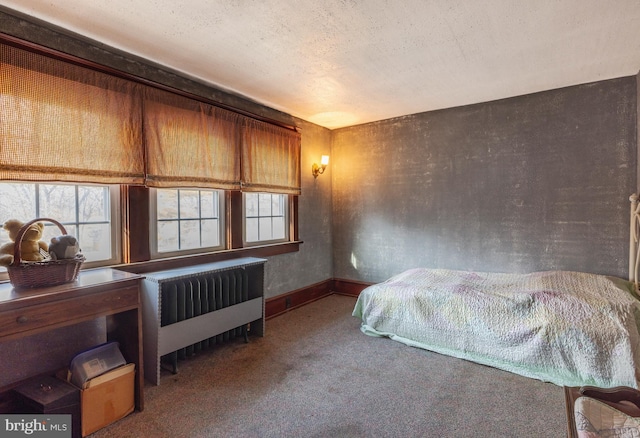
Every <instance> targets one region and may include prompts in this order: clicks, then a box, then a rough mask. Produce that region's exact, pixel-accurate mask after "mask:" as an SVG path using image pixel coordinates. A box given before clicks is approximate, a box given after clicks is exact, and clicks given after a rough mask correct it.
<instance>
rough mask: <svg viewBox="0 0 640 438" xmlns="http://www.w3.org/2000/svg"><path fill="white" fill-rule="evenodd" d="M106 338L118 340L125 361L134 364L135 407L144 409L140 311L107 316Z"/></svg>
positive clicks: (139, 409)
mask: <svg viewBox="0 0 640 438" xmlns="http://www.w3.org/2000/svg"><path fill="white" fill-rule="evenodd" d="M107 340H109V341H118V342H119V343H120V350H121V351H122V355H123V356H124V358H125V360H126V361H127V363H131V362H133V363H135V364H136V380H135V403H136V409H137V410H138V411H142V410H143V409H144V363H143V355H142V312H141V311H140V309H132V310H128V311H125V312H120V313H116V314H113V315H110V316H108V317H107Z"/></svg>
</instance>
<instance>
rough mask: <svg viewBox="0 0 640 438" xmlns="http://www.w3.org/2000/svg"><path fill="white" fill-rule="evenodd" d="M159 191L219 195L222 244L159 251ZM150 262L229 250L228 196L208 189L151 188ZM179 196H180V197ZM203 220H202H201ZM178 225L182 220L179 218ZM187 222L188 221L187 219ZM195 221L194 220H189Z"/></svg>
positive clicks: (149, 190) (216, 190)
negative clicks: (202, 192)
mask: <svg viewBox="0 0 640 438" xmlns="http://www.w3.org/2000/svg"><path fill="white" fill-rule="evenodd" d="M158 190H176V191H178V193H179V192H180V191H188V190H189V191H194V190H197V191H199V192H200V191H205V192H217V193H218V223H219V228H218V237H219V240H220V244H219V245H217V246H210V247H199V248H188V249H181V250H180V249H179V250H174V251H159V250H158V239H157V236H158V234H157V233H158ZM148 193H149V212H148V214H149V222H148V223H149V240H148V242H149V260H157V259H166V258H171V257H180V256H189V255H197V254H206V253H211V252H217V251H222V250H224V249H226V248H227V241H228V239H227V234H228V233H227V220H226V217H227V214H226V211H227V203H226V202H225V199H226V194H225V191H224V190H219V189H208V188H187V187H175V188H169V187H167V188H149V189H148ZM178 196H179V195H178ZM201 219H202V218H200V220H201ZM177 220H178V223H179V222H180V219H179V218H178V219H177ZM185 220H186V219H185ZM189 220H193V219H189Z"/></svg>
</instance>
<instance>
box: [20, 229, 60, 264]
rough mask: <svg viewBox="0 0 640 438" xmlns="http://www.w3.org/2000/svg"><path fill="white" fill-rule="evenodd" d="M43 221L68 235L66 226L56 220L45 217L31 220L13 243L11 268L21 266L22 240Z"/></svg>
mask: <svg viewBox="0 0 640 438" xmlns="http://www.w3.org/2000/svg"><path fill="white" fill-rule="evenodd" d="M43 221H49V222H53V223H54V224H55V225H57V226H58V228H60V231H62V234H67V230H65V228H64V226H63V225H62V224H61V223H60V222H58V221H57V220H55V219H51V218H48V217H43V218H38V219H33V220H30V221H29V222H27V223H25V224H24V225H23V226H22V228H20V230H18V234H17V235H16V239H15V241H14V243H13V262H12V263H11V266H18V265H19V264H20V260H21V259H22V254H21V251H20V247H21V246H22V238H23V237H24V235H25V233H26V232H27V230H28V229H29V227H30V226H31V225H33V224H35V223H36V222H43Z"/></svg>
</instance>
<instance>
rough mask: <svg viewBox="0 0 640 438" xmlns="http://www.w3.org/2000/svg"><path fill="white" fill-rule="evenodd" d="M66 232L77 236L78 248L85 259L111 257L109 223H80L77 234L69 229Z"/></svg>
mask: <svg viewBox="0 0 640 438" xmlns="http://www.w3.org/2000/svg"><path fill="white" fill-rule="evenodd" d="M65 228H66V227H65ZM67 233H68V234H74V235H75V236H78V240H79V243H80V249H82V254H84V256H85V257H86V258H87V260H105V259H109V258H110V257H111V226H110V225H109V224H88V225H80V234H79V235H78V234H75V233H71V232H70V231H69V230H67ZM58 234H59V233H58Z"/></svg>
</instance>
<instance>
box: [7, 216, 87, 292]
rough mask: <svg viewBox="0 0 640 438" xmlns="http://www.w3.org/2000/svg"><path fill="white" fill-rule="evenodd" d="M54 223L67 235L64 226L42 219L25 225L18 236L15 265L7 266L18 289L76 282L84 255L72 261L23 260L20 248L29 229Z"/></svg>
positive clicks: (14, 249) (77, 256)
mask: <svg viewBox="0 0 640 438" xmlns="http://www.w3.org/2000/svg"><path fill="white" fill-rule="evenodd" d="M43 221H48V222H52V223H54V224H55V225H57V226H58V228H60V231H61V232H62V234H67V230H65V228H64V226H62V224H61V223H60V222H58V221H56V220H54V219H49V218H40V219H33V220H31V221H29V222H27V223H25V224H24V225H23V226H22V228H20V230H19V231H18V234H17V235H16V239H15V243H14V248H13V263H11V264H10V265H9V266H7V271H9V281H11V284H13V286H14V287H16V288H21V287H28V288H34V287H46V286H55V285H58V284H64V283H70V282H72V281H75V280H76V278H77V277H78V272H79V271H80V266H82V263H83V262H84V260H85V258H84V256H83V255H82V254H78V255H76V256H75V257H74V258H72V259H59V260H51V259H48V260H43V261H41V262H24V261H22V260H21V254H20V247H21V246H22V245H21V243H22V238H23V237H24V234H25V233H26V232H27V230H28V229H29V227H30V226H31V225H33V224H34V223H36V222H43Z"/></svg>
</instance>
